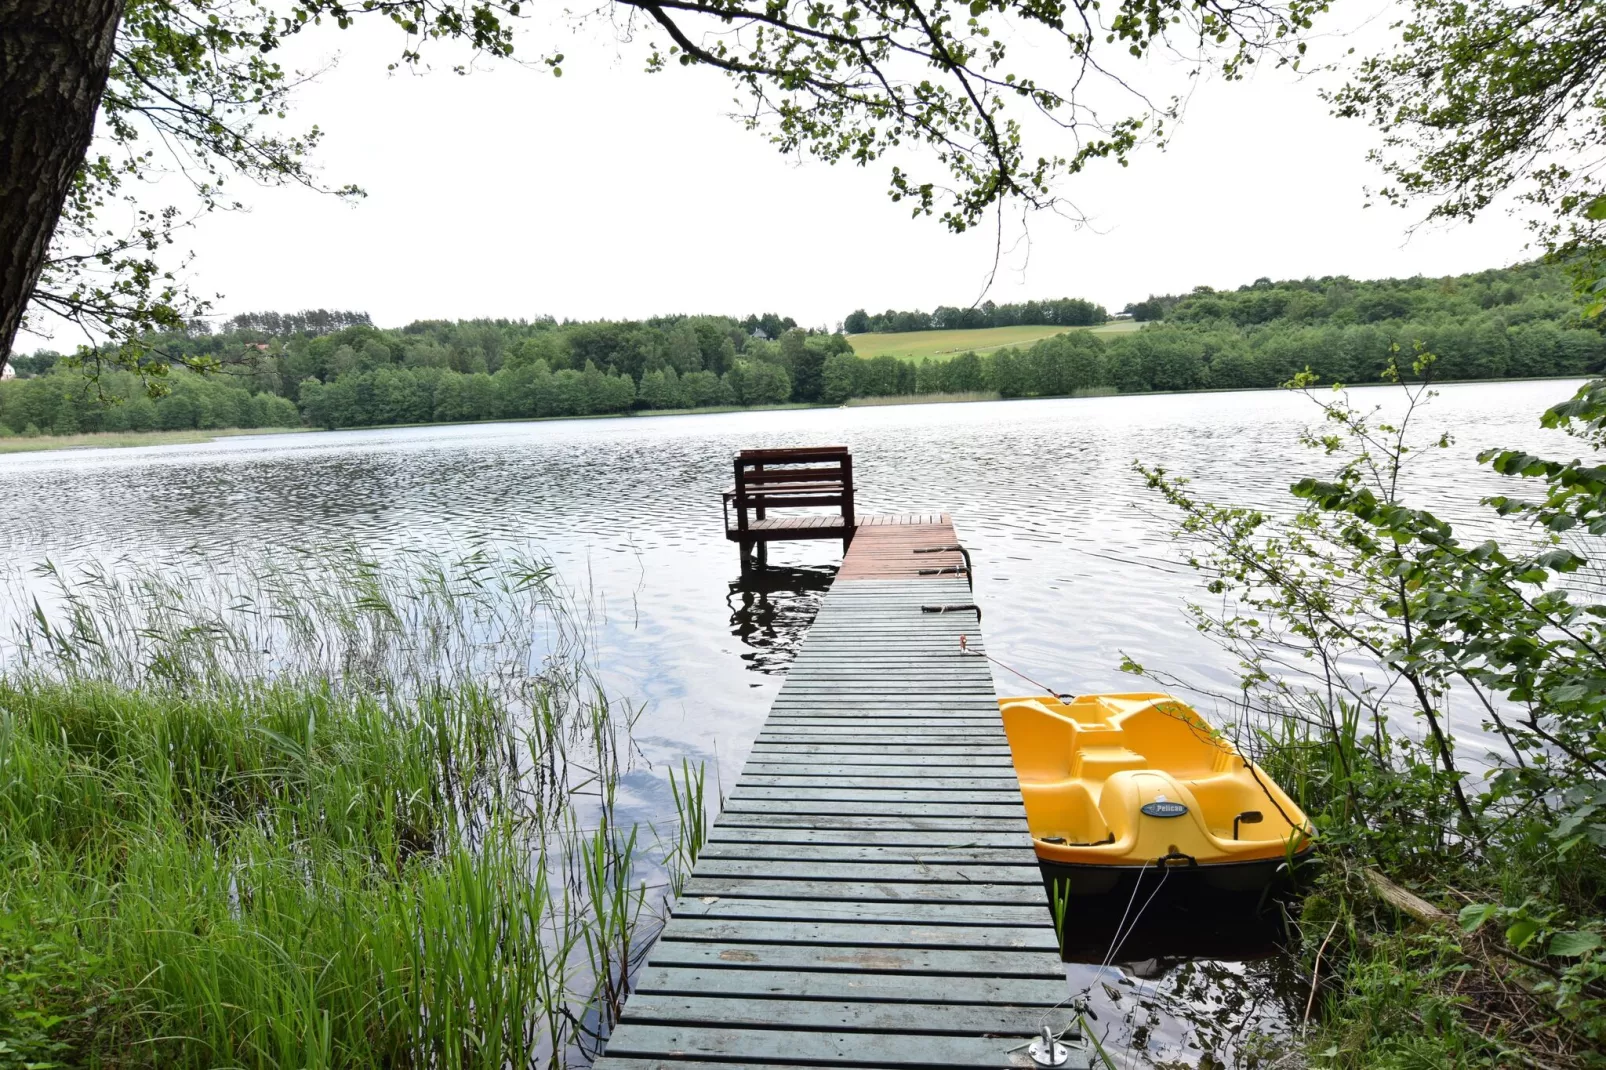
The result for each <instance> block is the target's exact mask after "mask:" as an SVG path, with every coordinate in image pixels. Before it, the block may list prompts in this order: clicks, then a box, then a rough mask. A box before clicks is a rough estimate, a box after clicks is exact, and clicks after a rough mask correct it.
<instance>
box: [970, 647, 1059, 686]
mask: <svg viewBox="0 0 1606 1070" xmlns="http://www.w3.org/2000/svg"><path fill="white" fill-rule="evenodd" d="M959 653H960V654H961V655H964V654H968V655H970V656H971V657H977V658H986V659H987V660H988V661H990V662H992V663H993V664H994V665H997V666H998V667H999V668H1001V669H1003V670H1004V671H1005V672H1012V673H1014V674H1015V675H1016V676H1019V677H1020V678H1021V679H1022V680H1025V681H1026V682H1027V683H1029V684H1031V685H1032V686H1033V687H1040V688H1042V689H1043V690H1044V691H1046V692H1047V693H1049V694H1050V695H1054V696H1055V697H1058V696H1059V695H1060V694H1061V692H1059V691H1056V690H1054V689H1053V688H1052V687H1049V686H1048V685H1047V684H1045V683H1041V682H1039V681H1037V680H1033V679H1032V678H1031V677H1030V676H1027V675H1026V674H1025V673H1023V672H1021V671H1020V670H1019V669H1017V668H1015V667H1013V666H1011V665H1006V664H1004V663H1003V662H1002V661H999V660H998V659H997V658H995V657H993V656H992V655H991V654H989V653H987V652H986V651H984V650H972V649H970V643H969V640H968V639H966V637H965V636H963V635H961V636H960V637H959Z"/></svg>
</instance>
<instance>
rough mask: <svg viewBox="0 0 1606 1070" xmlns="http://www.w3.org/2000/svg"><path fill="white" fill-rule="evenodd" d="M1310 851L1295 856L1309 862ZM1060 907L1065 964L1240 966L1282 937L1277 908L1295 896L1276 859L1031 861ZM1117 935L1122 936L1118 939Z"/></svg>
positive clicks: (1267, 952) (1278, 943)
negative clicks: (1212, 962) (1206, 962)
mask: <svg viewBox="0 0 1606 1070" xmlns="http://www.w3.org/2000/svg"><path fill="white" fill-rule="evenodd" d="M1309 858H1310V852H1308V851H1307V852H1306V853H1305V854H1303V855H1301V856H1299V860H1308V859H1309ZM1038 867H1039V869H1041V870H1042V874H1043V885H1044V887H1045V889H1046V890H1047V891H1048V896H1049V902H1050V904H1051V905H1052V904H1054V903H1055V901H1056V898H1057V899H1058V900H1059V901H1060V902H1062V903H1063V904H1064V906H1063V920H1064V924H1063V941H1064V944H1063V947H1062V949H1061V950H1062V957H1063V958H1064V959H1065V961H1066V962H1084V963H1097V962H1104V961H1106V959H1107V958H1108V957H1109V956H1110V954H1111V944H1112V943H1116V942H1119V948H1118V949H1117V953H1116V957H1115V959H1114V961H1116V962H1118V963H1133V962H1138V961H1145V960H1146V961H1150V962H1153V963H1167V962H1176V961H1180V960H1185V959H1190V958H1206V959H1219V960H1230V961H1247V960H1251V959H1257V958H1262V957H1264V956H1267V955H1271V954H1274V953H1276V952H1277V951H1278V949H1279V948H1280V947H1281V945H1282V944H1283V943H1284V942H1285V940H1286V939H1287V932H1286V931H1285V918H1284V911H1282V910H1279V909H1278V904H1279V902H1280V901H1282V900H1286V898H1287V897H1288V896H1289V895H1290V894H1291V893H1292V892H1294V891H1295V890H1296V881H1295V879H1294V877H1293V876H1291V875H1290V874H1289V872H1288V865H1287V862H1286V861H1285V860H1283V859H1281V858H1275V859H1266V860H1259V861H1255V862H1231V863H1221V864H1218V865H1213V866H1186V865H1183V866H1172V867H1170V868H1168V869H1167V870H1165V871H1161V870H1160V869H1158V868H1157V867H1155V866H1153V865H1149V866H1141V867H1140V866H1069V865H1065V864H1063V863H1057V862H1047V861H1044V860H1042V859H1039V860H1038ZM1118 934H1124V935H1118Z"/></svg>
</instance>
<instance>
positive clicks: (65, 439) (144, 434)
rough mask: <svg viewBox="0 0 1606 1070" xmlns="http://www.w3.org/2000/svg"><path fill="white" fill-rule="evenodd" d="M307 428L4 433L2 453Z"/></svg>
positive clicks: (194, 441)
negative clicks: (39, 433) (52, 433)
mask: <svg viewBox="0 0 1606 1070" xmlns="http://www.w3.org/2000/svg"><path fill="white" fill-rule="evenodd" d="M306 430H308V428H304V427H217V428H212V429H210V430H207V431H91V432H89V433H87V434H76V435H33V436H24V435H0V454H3V453H33V452H38V451H41V450H94V449H124V448H132V447H138V446H180V445H186V446H188V445H199V444H201V443H205V442H215V441H217V440H218V439H220V438H240V437H242V436H247V435H284V434H294V433H295V432H298V431H306Z"/></svg>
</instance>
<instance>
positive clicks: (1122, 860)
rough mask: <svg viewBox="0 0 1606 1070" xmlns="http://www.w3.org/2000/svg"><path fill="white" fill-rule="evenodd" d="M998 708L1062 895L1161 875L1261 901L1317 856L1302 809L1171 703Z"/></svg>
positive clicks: (1019, 702)
mask: <svg viewBox="0 0 1606 1070" xmlns="http://www.w3.org/2000/svg"><path fill="white" fill-rule="evenodd" d="M998 704H999V707H1000V708H1001V709H1002V711H1003V717H1004V730H1005V732H1006V733H1007V734H1008V736H1009V747H1010V752H1011V754H1012V755H1013V757H1014V763H1015V772H1016V775H1017V776H1018V777H1019V778H1020V788H1021V795H1022V796H1023V798H1024V799H1025V803H1026V821H1027V825H1028V826H1029V827H1030V829H1031V833H1032V842H1033V845H1034V846H1035V847H1036V849H1037V858H1038V861H1039V862H1040V863H1041V864H1042V867H1043V874H1044V876H1045V878H1047V879H1048V880H1049V881H1050V883H1051V884H1052V885H1054V886H1057V887H1059V888H1060V889H1061V894H1063V892H1064V891H1065V890H1068V891H1069V892H1070V894H1071V895H1102V894H1105V893H1108V892H1111V891H1115V890H1116V889H1117V888H1118V887H1121V888H1130V887H1131V883H1132V881H1134V880H1138V879H1141V875H1142V873H1143V872H1144V871H1145V870H1147V869H1150V868H1154V867H1156V866H1165V867H1167V872H1166V877H1167V879H1168V880H1174V879H1175V878H1177V877H1178V876H1185V877H1186V881H1185V883H1187V884H1190V885H1191V884H1202V885H1203V886H1204V887H1207V888H1212V889H1216V890H1220V891H1229V892H1239V891H1254V892H1258V891H1261V890H1263V889H1264V888H1266V887H1267V886H1269V885H1270V884H1271V883H1272V882H1273V880H1274V879H1275V878H1276V877H1277V876H1278V874H1279V872H1280V871H1281V870H1282V869H1283V867H1284V866H1285V865H1286V863H1287V862H1288V861H1289V860H1290V859H1291V858H1295V857H1300V856H1303V855H1305V854H1308V853H1309V852H1310V850H1311V846H1312V835H1313V830H1312V829H1311V827H1310V822H1309V820H1308V819H1307V818H1306V816H1305V814H1304V812H1303V811H1302V810H1300V808H1299V807H1298V806H1296V805H1295V804H1294V802H1293V800H1291V799H1290V798H1289V797H1288V796H1287V795H1286V794H1284V793H1283V790H1282V789H1281V788H1279V787H1278V786H1277V785H1276V784H1275V783H1273V782H1272V781H1271V779H1270V778H1268V777H1267V776H1266V775H1265V774H1264V773H1262V772H1260V770H1259V769H1257V768H1256V767H1255V766H1254V765H1252V764H1251V763H1249V762H1247V761H1246V760H1245V759H1244V758H1243V756H1242V755H1240V754H1239V753H1238V751H1237V749H1236V748H1235V747H1233V745H1232V744H1231V743H1230V742H1228V741H1227V740H1226V739H1225V738H1223V737H1222V736H1221V734H1220V733H1218V732H1216V731H1215V730H1214V729H1213V728H1211V727H1210V725H1208V724H1207V723H1205V721H1204V719H1203V718H1202V717H1200V716H1199V714H1198V713H1197V712H1195V711H1194V710H1193V709H1192V708H1191V707H1189V706H1187V705H1186V704H1184V703H1182V702H1179V701H1177V700H1176V699H1174V698H1171V697H1170V696H1168V695H1159V694H1122V695H1083V696H1080V697H1078V698H1074V699H1073V698H1070V697H1069V696H1065V697H1064V698H1063V699H1062V698H1056V697H1054V696H1047V695H1045V696H1039V697H1031V698H1006V699H1000V700H999V703H998Z"/></svg>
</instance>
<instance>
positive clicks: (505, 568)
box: [0, 551, 704, 1068]
mask: <svg viewBox="0 0 1606 1070" xmlns="http://www.w3.org/2000/svg"><path fill="white" fill-rule="evenodd" d="M31 584H32V591H31V594H32V597H31V598H30V599H29V600H28V601H27V602H26V603H24V604H26V605H27V606H28V612H27V615H26V618H25V619H24V620H22V621H19V622H18V630H17V631H16V632H15V634H14V639H13V642H12V645H11V648H10V650H11V657H10V659H9V664H7V665H6V667H5V675H4V676H3V678H0V870H3V872H0V914H3V915H4V916H6V917H7V919H8V921H14V922H16V924H15V925H8V926H6V927H4V928H0V966H5V965H12V964H15V963H18V962H21V961H23V959H24V958H26V957H28V956H33V957H34V958H35V959H36V958H37V957H38V955H39V952H38V948H40V947H45V946H48V947H52V948H55V949H57V950H59V951H60V953H62V954H66V955H69V956H77V959H76V960H75V961H81V964H82V965H83V966H84V968H82V969H79V970H76V971H75V972H74V971H68V972H69V973H71V974H72V975H73V977H74V978H75V979H74V980H72V981H71V982H69V983H61V982H60V979H59V978H56V979H54V980H49V981H48V983H46V982H41V983H40V984H39V985H37V986H35V989H32V990H26V991H22V992H21V993H20V994H14V995H13V997H12V998H11V1002H10V1003H8V1002H7V998H6V997H3V996H0V1042H5V1041H7V1040H8V1032H7V1030H8V1029H11V1026H8V1025H7V1024H6V1023H7V1021H8V1018H7V1013H8V1011H7V1008H8V1007H11V1010H12V1014H11V1019H10V1020H11V1021H12V1023H13V1024H15V1023H17V1022H22V1021H23V1019H22V1018H21V1017H18V1016H17V1015H18V1014H21V1013H23V1012H24V1011H26V1012H27V1013H32V1014H35V1015H44V1017H42V1018H36V1019H30V1021H40V1020H45V1021H52V1022H54V1023H55V1024H54V1025H52V1027H51V1029H50V1030H46V1031H44V1032H43V1033H41V1032H40V1031H39V1030H37V1029H35V1030H34V1031H33V1033H30V1034H28V1035H29V1036H30V1037H33V1036H35V1034H38V1035H39V1036H43V1037H45V1040H42V1041H38V1043H46V1042H47V1041H48V1043H51V1044H55V1045H57V1047H58V1048H59V1047H60V1046H61V1045H63V1044H65V1045H66V1047H65V1048H62V1049H61V1050H56V1051H54V1052H53V1057H52V1059H51V1060H50V1061H61V1062H85V1063H89V1062H97V1063H116V1064H124V1063H127V1064H139V1065H143V1064H147V1063H155V1062H158V1061H160V1062H171V1063H175V1064H177V1065H182V1066H200V1065H208V1066H214V1065H230V1066H250V1067H270V1066H286V1065H292V1064H293V1065H296V1066H308V1067H324V1066H328V1067H362V1066H381V1065H385V1066H393V1065H407V1066H430V1067H448V1068H455V1067H476V1066H506V1065H513V1064H519V1065H532V1064H536V1063H544V1064H546V1065H550V1066H559V1065H566V1064H573V1063H576V1062H584V1061H585V1060H586V1059H587V1058H588V1056H589V1054H590V1053H591V1052H594V1051H595V1050H596V1048H597V1044H598V1042H599V1039H600V1038H602V1037H605V1036H606V1034H607V1032H608V1030H609V1029H610V1028H611V1025H612V1023H613V1021H614V1020H615V1019H616V1017H617V1014H618V1012H619V1008H620V1006H621V1004H622V1001H623V998H624V994H625V992H626V989H627V986H628V979H629V977H630V974H631V971H632V970H633V969H634V967H635V966H636V965H637V964H638V963H639V960H640V957H641V955H642V952H643V949H644V948H645V947H646V946H648V945H649V944H650V940H651V937H652V935H653V932H654V929H655V927H656V925H657V924H658V923H659V920H660V918H659V915H660V913H661V904H662V901H663V895H662V893H663V890H664V888H665V887H666V886H668V885H676V886H678V883H679V880H680V877H679V873H680V872H681V869H682V867H683V866H684V865H687V864H689V860H690V859H691V858H694V857H695V848H694V847H693V848H688V847H687V846H685V844H684V843H683V841H685V840H686V839H687V837H692V838H693V839H695V838H696V837H700V836H701V834H702V824H701V822H702V821H703V820H704V818H703V816H702V802H701V775H700V773H699V774H698V775H697V777H696V780H697V795H696V798H695V799H693V798H692V797H691V796H690V795H689V794H686V795H685V797H684V798H683V793H682V789H681V788H680V787H678V786H677V787H676V788H675V798H676V803H677V806H690V807H694V808H695V810H696V813H697V815H698V825H697V826H696V828H695V830H692V831H682V825H681V823H679V822H677V823H676V825H675V831H674V833H673V835H672V836H670V837H667V838H660V839H659V840H658V841H655V842H651V843H644V842H643V841H642V840H641V838H640V836H639V834H638V831H637V829H636V828H634V827H633V826H626V825H624V824H623V823H622V822H621V820H620V818H619V815H618V814H617V812H616V811H617V808H616V803H615V791H614V786H615V784H616V783H617V781H618V779H619V777H620V776H621V775H622V774H623V773H624V772H626V771H627V770H628V769H629V768H630V767H631V765H632V763H633V762H634V761H636V760H637V756H636V755H635V753H634V751H633V747H632V745H631V743H630V738H629V733H630V727H631V725H632V723H633V721H634V718H635V716H636V714H637V712H638V711H637V710H636V709H634V708H633V707H631V706H629V705H628V704H625V703H620V702H618V701H617V700H614V699H611V698H610V697H609V696H608V695H607V694H606V692H605V689H604V688H603V687H602V685H601V684H600V683H599V681H598V679H597V678H596V676H595V675H594V674H593V672H592V671H591V668H590V667H589V665H588V664H587V662H586V659H585V650H586V642H587V639H588V636H589V634H590V631H591V628H592V627H593V625H594V622H592V621H589V620H587V619H586V618H585V617H584V616H583V615H581V614H579V613H578V612H577V611H576V610H575V609H574V607H575V605H576V604H577V603H578V599H576V598H575V597H574V596H573V594H572V593H571V592H566V591H564V590H563V589H562V588H561V586H560V585H559V584H558V583H557V581H556V579H555V577H554V576H553V575H552V573H551V571H550V569H549V568H547V567H546V566H545V565H544V564H542V563H540V562H538V561H534V560H529V559H524V558H520V557H517V556H513V555H509V556H495V555H491V554H488V553H474V554H469V555H465V556H462V557H459V558H456V559H441V558H434V557H428V556H425V555H416V554H415V555H402V556H400V557H397V558H393V559H389V560H386V561H384V562H380V561H376V560H370V559H366V558H364V557H363V556H362V555H359V554H356V553H354V552H352V551H339V552H327V553H295V554H288V555H285V556H284V557H282V558H279V559H273V560H260V561H241V562H238V563H237V564H236V566H235V567H233V568H229V569H218V570H210V571H201V570H197V569H193V568H191V569H184V568H149V567H142V566H139V565H134V566H132V567H130V566H128V565H126V564H125V565H122V566H117V567H99V566H91V567H89V568H86V569H81V570H78V571H75V572H68V571H65V570H61V569H57V568H53V567H46V568H43V569H41V570H40V571H39V572H38V573H37V574H36V575H35V576H34V577H33V578H32V581H31ZM686 771H687V773H688V775H689V767H688V769H687V770H686ZM684 790H685V792H687V793H689V792H690V791H691V784H690V782H689V781H688V783H687V784H686V786H685V789H684ZM52 953H54V952H52ZM29 961H32V959H30V960H29ZM20 1029H21V1026H18V1027H17V1030H12V1032H13V1033H15V1035H16V1037H21V1036H22V1033H21V1032H20V1031H18V1030H20ZM47 1034H48V1035H47ZM35 1040H37V1037H36V1038H35ZM35 1040H29V1041H27V1043H30V1044H34V1043H35ZM18 1043H19V1044H20V1043H23V1041H22V1040H19V1041H18ZM36 1047H37V1044H36ZM7 1050H8V1049H7V1047H6V1045H5V1044H4V1043H0V1053H3V1052H5V1051H7ZM12 1050H15V1051H21V1050H22V1049H21V1048H18V1047H16V1046H15V1045H13V1046H12ZM4 1057H5V1056H4V1055H0V1061H3V1059H4ZM32 1061H40V1060H32Z"/></svg>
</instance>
